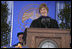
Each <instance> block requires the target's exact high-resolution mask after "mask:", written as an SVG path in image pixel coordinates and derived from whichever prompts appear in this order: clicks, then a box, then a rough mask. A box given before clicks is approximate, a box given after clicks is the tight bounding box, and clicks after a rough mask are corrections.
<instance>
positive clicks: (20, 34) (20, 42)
mask: <svg viewBox="0 0 72 49" xmlns="http://www.w3.org/2000/svg"><path fill="white" fill-rule="evenodd" d="M24 35H25V33H23V32H20V33H18V34H17V37H18V40H19V42H18V43H17V44H15V45H13V46H14V47H15V46H18V44H20V45H21V46H24V47H25V46H26V43H25V39H24V38H25V37H24ZM16 48H17V47H16Z"/></svg>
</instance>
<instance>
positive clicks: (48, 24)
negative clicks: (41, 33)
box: [30, 3, 59, 28]
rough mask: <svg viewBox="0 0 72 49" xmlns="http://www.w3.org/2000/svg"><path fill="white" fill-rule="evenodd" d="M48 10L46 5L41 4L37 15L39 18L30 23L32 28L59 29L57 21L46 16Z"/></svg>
mask: <svg viewBox="0 0 72 49" xmlns="http://www.w3.org/2000/svg"><path fill="white" fill-rule="evenodd" d="M48 11H49V9H48V7H47V6H46V4H44V3H43V4H41V5H40V7H39V13H40V14H41V16H40V17H39V18H38V19H35V20H33V22H32V23H31V26H30V27H32V28H59V27H58V24H57V21H56V20H54V19H52V18H50V17H49V16H47V13H48Z"/></svg>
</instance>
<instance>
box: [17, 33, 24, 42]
mask: <svg viewBox="0 0 72 49" xmlns="http://www.w3.org/2000/svg"><path fill="white" fill-rule="evenodd" d="M23 35H24V33H22V32H20V33H18V34H17V37H18V40H19V42H23Z"/></svg>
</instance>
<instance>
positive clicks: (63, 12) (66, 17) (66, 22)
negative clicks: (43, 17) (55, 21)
mask: <svg viewBox="0 0 72 49" xmlns="http://www.w3.org/2000/svg"><path fill="white" fill-rule="evenodd" d="M58 17H59V19H60V20H61V23H60V24H59V25H60V28H63V29H64V28H65V29H70V28H71V3H70V4H69V3H67V2H65V7H64V8H63V9H60V13H59V14H58Z"/></svg>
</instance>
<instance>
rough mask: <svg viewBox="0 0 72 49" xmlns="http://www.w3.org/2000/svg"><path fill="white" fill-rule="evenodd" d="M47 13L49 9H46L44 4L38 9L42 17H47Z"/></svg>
mask: <svg viewBox="0 0 72 49" xmlns="http://www.w3.org/2000/svg"><path fill="white" fill-rule="evenodd" d="M48 11H49V9H48V7H47V6H46V4H45V3H43V4H41V5H40V7H39V13H40V14H41V15H42V16H47V13H48Z"/></svg>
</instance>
